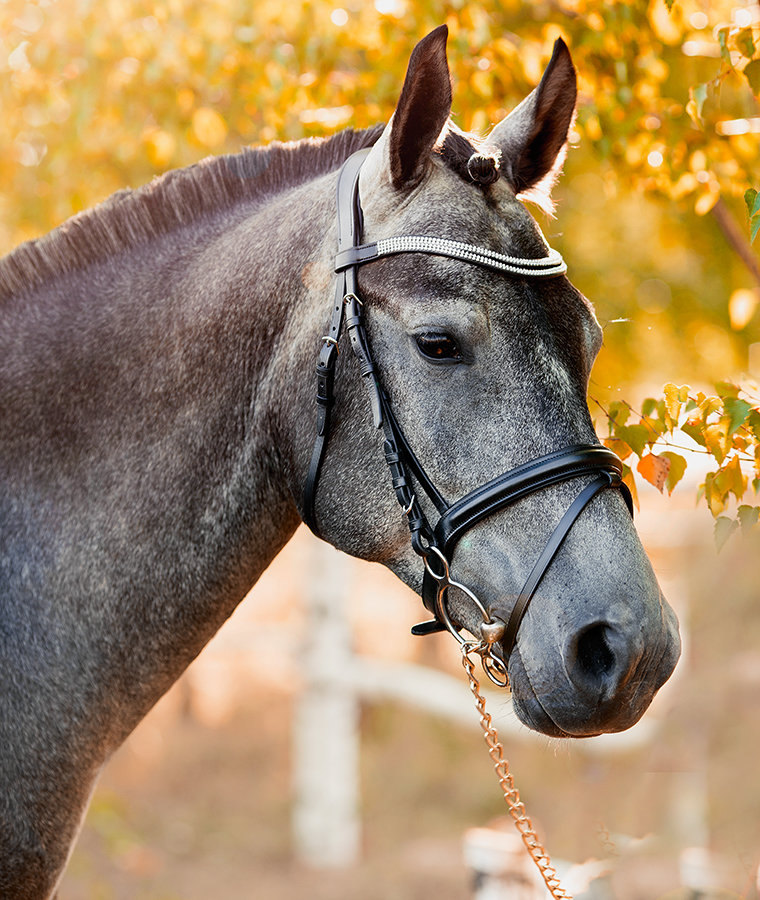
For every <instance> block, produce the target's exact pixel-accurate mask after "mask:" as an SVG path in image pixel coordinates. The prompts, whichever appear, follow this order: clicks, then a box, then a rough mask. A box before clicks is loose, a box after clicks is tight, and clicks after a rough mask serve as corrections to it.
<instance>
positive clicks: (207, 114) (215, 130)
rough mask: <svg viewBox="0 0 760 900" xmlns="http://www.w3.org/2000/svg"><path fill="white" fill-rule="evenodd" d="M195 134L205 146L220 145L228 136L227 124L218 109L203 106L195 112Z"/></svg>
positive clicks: (193, 124)
mask: <svg viewBox="0 0 760 900" xmlns="http://www.w3.org/2000/svg"><path fill="white" fill-rule="evenodd" d="M192 127H193V134H194V135H195V138H196V140H197V141H198V143H199V144H203V146H204V147H219V146H221V145H222V144H223V143H224V141H225V138H226V137H227V126H226V125H225V122H224V119H223V118H222V117H221V116H220V115H219V113H218V112H216V110H213V109H209V107H208V106H201V107H199V108H198V109H196V110H195V112H194V113H193V121H192Z"/></svg>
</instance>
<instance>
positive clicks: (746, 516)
mask: <svg viewBox="0 0 760 900" xmlns="http://www.w3.org/2000/svg"><path fill="white" fill-rule="evenodd" d="M736 512H737V515H738V516H739V523H740V524H741V526H742V534H745V535H746V534H749V533H750V531H751V530H752V529H753V528H754V527H755V525H757V520H758V519H759V518H760V508H758V507H757V506H747V505H746V504H742V506H740V507H739V509H738V510H737V511H736Z"/></svg>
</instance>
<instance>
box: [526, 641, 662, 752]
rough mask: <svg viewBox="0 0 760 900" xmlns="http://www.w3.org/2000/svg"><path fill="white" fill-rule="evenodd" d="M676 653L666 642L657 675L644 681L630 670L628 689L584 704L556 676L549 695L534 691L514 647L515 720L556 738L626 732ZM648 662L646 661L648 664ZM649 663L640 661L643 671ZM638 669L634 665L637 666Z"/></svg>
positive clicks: (646, 705)
mask: <svg viewBox="0 0 760 900" xmlns="http://www.w3.org/2000/svg"><path fill="white" fill-rule="evenodd" d="M679 655H680V641H673V640H670V641H665V646H664V647H663V651H662V654H661V656H660V658H659V665H658V666H657V671H656V672H651V673H650V674H649V678H643V677H641V675H642V674H643V673H642V672H641V670H640V669H639V670H638V671H634V672H633V673H632V677H631V679H630V682H629V684H628V686H627V688H624V689H623V690H621V691H620V692H619V693H616V694H614V695H612V696H610V697H609V698H607V699H606V700H602V701H600V702H597V703H587V704H584V702H583V700H582V699H580V698H579V697H578V696H577V695H576V694H575V692H574V691H573V689H572V687H571V686H570V685H569V684H568V685H566V686H565V687H564V688H563V687H562V679H561V677H558V678H557V681H556V682H555V685H556V686H555V687H554V689H553V690H551V691H550V692H548V693H542V692H537V691H536V690H534V686H533V684H532V683H531V679H530V675H529V673H528V671H527V670H526V667H525V664H524V662H523V659H522V657H521V655H520V652H519V644H518V647H517V648H516V649H515V651H514V652H513V654H512V656H511V658H510V661H509V677H510V683H511V687H512V704H513V709H514V711H515V713H516V715H517V718H518V719H519V720H520V721H521V722H522V723H523V724H524V725H526V726H527V727H528V728H530V729H532V730H533V731H537V732H539V733H540V734H545V735H547V736H548V737H555V738H587V737H597V736H599V735H601V734H612V733H616V732H620V731H626V730H627V729H628V728H631V727H632V726H633V725H635V724H636V723H637V722H638V721H639V719H641V717H642V716H643V715H644V713H645V712H646V710H647V709H648V708H649V705H650V703H651V701H652V699H653V697H654V695H655V693H656V692H657V691H658V690H659V688H660V687H661V686H662V685H663V684H664V683H665V681H667V679H668V678H669V677H670V675H671V674H672V671H673V669H674V667H675V665H676V663H677V661H678V657H679ZM650 663H651V661H650ZM647 665H648V662H647V661H646V660H642V668H646V667H647ZM637 668H638V667H637Z"/></svg>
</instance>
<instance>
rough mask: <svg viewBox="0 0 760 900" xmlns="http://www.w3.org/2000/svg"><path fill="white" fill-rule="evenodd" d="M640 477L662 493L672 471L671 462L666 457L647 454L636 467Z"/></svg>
mask: <svg viewBox="0 0 760 900" xmlns="http://www.w3.org/2000/svg"><path fill="white" fill-rule="evenodd" d="M636 468H637V469H638V472H639V474H640V475H642V476H643V477H644V478H646V480H647V481H648V482H649V483H650V484H653V485H654V486H655V487H656V488H657V490H658V491H659V492H660V493H662V489H663V487H664V486H665V479H666V478H667V477H668V472H669V471H670V460H669V459H668V458H667V457H665V456H657V454H656V453H647V455H646V456H642V457H641V459H640V460H639V462H638V465H637V466H636Z"/></svg>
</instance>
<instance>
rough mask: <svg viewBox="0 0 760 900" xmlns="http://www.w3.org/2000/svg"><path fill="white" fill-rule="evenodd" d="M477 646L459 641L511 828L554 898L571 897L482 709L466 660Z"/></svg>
mask: <svg viewBox="0 0 760 900" xmlns="http://www.w3.org/2000/svg"><path fill="white" fill-rule="evenodd" d="M478 647H479V645H477V644H475V643H474V642H469V641H468V642H465V643H463V644H462V665H463V666H464V670H465V672H466V673H467V678H468V680H469V683H470V690H471V691H472V694H473V696H474V697H475V706H476V708H477V710H478V714H479V715H480V725H481V727H482V729H483V736H484V737H485V741H486V744H487V745H488V754H489V756H490V757H491V759H492V760H493V764H494V765H493V767H494V771H495V772H496V776H497V778H498V779H499V784H500V785H501V789H502V791H503V793H504V799H505V800H506V802H507V806H508V807H509V813H510V815H511V816H512V818H513V819H514V822H515V827H516V828H517V830H518V831H519V832H520V837H521V838H522V840H523V843H524V844H525V847H526V848H527V850H528V853H529V854H530V856H531V859H532V860H533V862H534V863H535V864H536V866H537V867H538V870H539V872H540V873H541V877H542V878H543V879H544V882H545V883H546V887H547V888H548V890H549V893H550V894H551V895H552V897H554V900H573V896H572V894H569V893H568V892H567V891H566V890H565V889H564V888H563V887H562V884H561V882H560V880H559V875H557V870H556V869H555V868H554V866H553V865H552V862H551V859H550V858H549V854H548V853H547V852H546V850H545V849H544V846H543V844H542V843H541V841H540V840H539V839H538V835H537V834H536V832H535V830H534V828H533V823H532V822H531V820H530V817H529V816H528V813H527V810H526V809H525V804H524V803H523V802H522V800H521V799H520V794H519V792H518V790H517V788H516V787H515V782H514V778H513V777H512V773H511V772H510V770H509V762H508V761H507V760H506V759H505V758H504V747H503V745H502V743H501V741H500V740H499V735H498V733H497V731H496V728H495V727H494V725H493V721H492V718H491V714H490V713H489V712H487V711H486V700H485V697H484V696H483V695H482V694H481V693H480V683H479V682H478V679H477V676H476V675H475V665H474V663H473V662H472V660H471V659H470V653H472V652H473V651H474V652H476V653H477V652H479V650H478Z"/></svg>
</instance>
